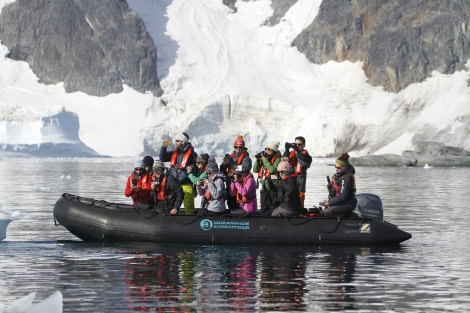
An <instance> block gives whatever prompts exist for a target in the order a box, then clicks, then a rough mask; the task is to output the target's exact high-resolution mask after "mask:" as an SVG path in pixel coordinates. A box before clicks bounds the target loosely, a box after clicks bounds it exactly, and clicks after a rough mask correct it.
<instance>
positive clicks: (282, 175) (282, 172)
mask: <svg viewBox="0 0 470 313" xmlns="http://www.w3.org/2000/svg"><path fill="white" fill-rule="evenodd" d="M278 173H279V176H281V178H282V179H284V177H286V176H287V171H279V172H278Z"/></svg>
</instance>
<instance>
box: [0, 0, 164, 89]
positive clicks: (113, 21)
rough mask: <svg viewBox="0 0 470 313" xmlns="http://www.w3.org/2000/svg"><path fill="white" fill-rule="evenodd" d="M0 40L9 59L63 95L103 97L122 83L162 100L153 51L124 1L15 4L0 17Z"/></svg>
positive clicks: (19, 0) (26, 1) (26, 0)
mask: <svg viewBox="0 0 470 313" xmlns="http://www.w3.org/2000/svg"><path fill="white" fill-rule="evenodd" d="M0 39H1V41H2V43H3V44H4V45H5V46H7V47H8V48H9V51H10V53H9V55H8V57H10V58H12V59H15V60H22V61H26V62H28V63H29V65H30V67H31V68H32V70H33V71H34V73H36V75H37V76H38V78H39V80H40V81H41V82H42V83H45V84H55V83H59V82H64V87H65V90H66V91H67V92H74V91H83V92H85V93H87V94H90V95H96V96H104V95H107V94H109V93H118V92H120V91H122V89H123V86H122V85H123V82H124V83H125V84H127V85H128V86H130V87H132V88H134V89H136V90H138V91H141V92H146V91H151V92H153V93H154V94H156V95H159V94H161V89H160V85H159V80H158V76H157V68H156V60H157V50H156V47H155V45H154V43H153V40H152V38H151V37H150V36H149V34H148V32H147V30H146V28H145V25H144V23H143V21H142V20H141V19H140V17H139V16H138V15H137V14H136V13H135V12H133V11H131V10H130V9H129V7H128V5H127V3H126V1H124V0H121V1H117V0H100V1H88V0H61V1H55V0H35V1H29V0H17V1H15V2H13V3H11V4H9V5H6V6H5V7H4V8H3V9H2V11H1V14H0Z"/></svg>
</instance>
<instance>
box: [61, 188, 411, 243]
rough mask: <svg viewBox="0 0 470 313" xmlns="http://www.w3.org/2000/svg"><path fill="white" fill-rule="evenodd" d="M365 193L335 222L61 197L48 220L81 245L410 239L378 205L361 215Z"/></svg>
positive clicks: (372, 241)
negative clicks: (167, 210)
mask: <svg viewBox="0 0 470 313" xmlns="http://www.w3.org/2000/svg"><path fill="white" fill-rule="evenodd" d="M367 195H369V196H368V197H364V198H361V199H360V201H359V202H360V203H363V204H364V205H363V206H364V208H365V210H364V212H363V213H364V215H363V216H362V217H359V216H354V217H351V218H344V219H336V218H325V217H298V218H283V217H276V218H274V217H260V216H250V217H242V216H230V215H227V216H219V217H204V216H198V215H175V216H169V215H155V214H154V213H153V212H152V211H150V210H149V211H142V210H136V209H135V208H134V207H133V206H131V205H127V204H119V203H109V202H106V201H102V200H95V199H91V198H84V197H79V196H74V195H70V194H63V195H62V197H61V198H60V199H59V200H57V202H56V204H55V205H54V219H55V221H56V223H58V224H60V225H62V226H64V227H65V228H66V229H67V230H68V231H70V232H71V233H72V234H74V235H75V236H77V237H78V238H80V239H82V240H86V241H96V240H99V241H150V242H172V243H199V244H221V243H223V244H263V245H265V244H300V245H302V244H398V243H400V242H403V241H405V240H408V239H410V238H411V235H410V234H409V233H407V232H405V231H402V230H400V229H399V228H398V227H396V226H395V225H393V224H390V223H388V222H386V221H383V220H382V219H381V218H383V212H382V211H381V210H382V208H381V207H380V210H379V209H378V208H372V210H369V211H377V212H378V211H380V212H378V213H377V214H375V213H374V214H375V215H374V216H375V217H373V216H372V215H367V214H366V213H367V211H368V210H367V209H370V208H368V204H369V203H377V201H375V202H374V201H368V199H369V198H370V197H371V196H373V195H370V194H367ZM358 197H359V195H358ZM372 200H373V199H372ZM380 206H381V202H380ZM375 209H377V210H375Z"/></svg>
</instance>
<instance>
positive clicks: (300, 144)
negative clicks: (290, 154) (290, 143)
mask: <svg viewBox="0 0 470 313" xmlns="http://www.w3.org/2000/svg"><path fill="white" fill-rule="evenodd" d="M296 145H297V147H301V146H303V145H304V144H303V143H296Z"/></svg>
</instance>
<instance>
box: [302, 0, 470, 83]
mask: <svg viewBox="0 0 470 313" xmlns="http://www.w3.org/2000/svg"><path fill="white" fill-rule="evenodd" d="M469 21H470V2H469V1H468V0H447V1H441V0H416V1H407V0H397V1H388V0H373V1H369V0H352V1H351V0H347V1H346V0H342V1H323V2H322V3H321V6H320V11H319V13H318V15H317V16H316V18H315V20H314V21H313V23H312V24H311V25H310V26H309V27H308V28H307V29H305V30H304V31H303V32H302V33H301V34H300V35H299V36H298V37H297V38H296V39H295V41H294V42H293V44H294V45H295V46H297V47H298V49H299V50H300V51H301V52H302V53H304V54H305V55H306V56H307V58H308V59H309V60H310V61H311V62H313V63H318V64H322V63H326V62H328V61H330V60H335V61H338V62H341V61H345V60H349V61H352V62H354V61H358V60H359V61H363V62H364V71H365V73H366V75H367V77H368V78H369V83H370V84H372V85H375V86H384V88H385V89H386V90H388V91H392V92H397V91H400V90H402V89H404V88H406V87H407V86H408V85H410V84H412V83H415V82H421V81H423V80H424V79H426V78H427V77H429V76H430V74H431V72H432V71H438V72H441V73H444V74H451V73H454V72H455V71H457V70H461V69H463V68H464V67H465V64H466V62H467V60H468V59H469V58H470V29H469V27H470V25H469Z"/></svg>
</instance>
